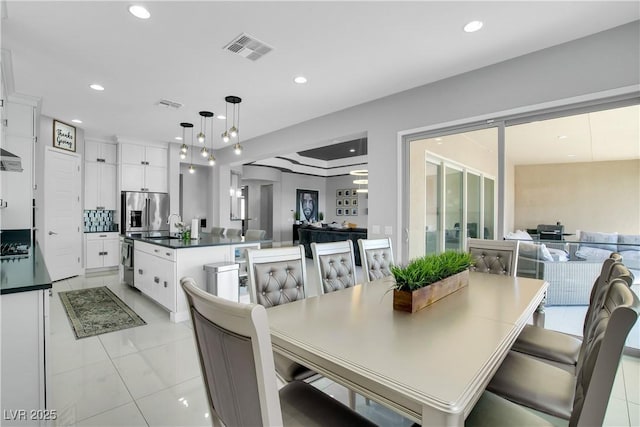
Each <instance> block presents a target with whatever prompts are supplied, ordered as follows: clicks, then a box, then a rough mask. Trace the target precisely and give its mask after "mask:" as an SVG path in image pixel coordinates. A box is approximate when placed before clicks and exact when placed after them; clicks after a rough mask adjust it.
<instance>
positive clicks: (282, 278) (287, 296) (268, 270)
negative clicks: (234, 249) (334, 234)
mask: <svg viewBox="0 0 640 427" xmlns="http://www.w3.org/2000/svg"><path fill="white" fill-rule="evenodd" d="M246 251H247V252H246V253H247V256H246V258H247V274H248V275H249V296H250V299H251V302H253V303H255V304H260V305H263V306H265V307H267V308H268V307H273V306H275V305H280V304H285V303H288V302H292V301H298V300H301V299H304V298H305V284H306V282H307V271H306V262H305V257H304V247H303V246H302V245H299V246H291V247H284V248H270V249H247V250H246Z"/></svg>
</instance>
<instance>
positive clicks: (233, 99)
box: [224, 95, 242, 138]
mask: <svg viewBox="0 0 640 427" xmlns="http://www.w3.org/2000/svg"><path fill="white" fill-rule="evenodd" d="M224 100H225V101H227V104H232V107H233V121H232V123H231V127H230V128H229V130H228V131H227V133H228V136H229V137H231V138H237V137H238V132H239V129H240V103H241V102H242V98H240V97H238V96H233V95H230V96H227V97H225V98H224ZM236 110H237V114H236ZM236 117H237V121H236Z"/></svg>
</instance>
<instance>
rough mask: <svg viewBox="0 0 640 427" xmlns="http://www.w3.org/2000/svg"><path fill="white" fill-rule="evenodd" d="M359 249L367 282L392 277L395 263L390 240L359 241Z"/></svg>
mask: <svg viewBox="0 0 640 427" xmlns="http://www.w3.org/2000/svg"><path fill="white" fill-rule="evenodd" d="M358 248H359V249H360V260H361V261H362V271H363V274H364V279H365V282H367V283H368V282H371V281H373V280H376V279H381V278H383V277H387V276H390V275H391V266H392V265H393V264H394V261H393V248H392V247H391V239H390V238H388V237H387V238H384V239H358Z"/></svg>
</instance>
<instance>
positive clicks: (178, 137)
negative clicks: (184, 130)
mask: <svg viewBox="0 0 640 427" xmlns="http://www.w3.org/2000/svg"><path fill="white" fill-rule="evenodd" d="M173 139H175V140H177V141H182V137H181V136H176V137H175V138H173Z"/></svg>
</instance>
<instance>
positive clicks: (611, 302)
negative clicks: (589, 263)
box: [569, 278, 640, 426]
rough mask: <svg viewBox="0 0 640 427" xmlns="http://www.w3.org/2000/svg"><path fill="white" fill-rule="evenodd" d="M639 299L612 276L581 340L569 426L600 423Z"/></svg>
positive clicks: (636, 315) (622, 280)
mask: <svg viewBox="0 0 640 427" xmlns="http://www.w3.org/2000/svg"><path fill="white" fill-rule="evenodd" d="M639 313H640V301H638V297H637V296H636V294H635V293H634V292H633V291H632V290H631V288H629V286H628V285H627V282H626V281H625V280H624V279H621V278H618V279H613V280H612V281H611V284H610V285H609V289H608V290H607V294H606V297H605V299H604V302H603V304H602V306H601V307H600V309H599V310H598V314H597V316H596V318H595V320H594V322H593V323H592V325H591V327H590V329H589V330H588V331H587V335H585V336H584V338H583V340H584V342H586V346H585V348H584V351H583V352H581V354H580V358H579V359H578V369H577V375H576V392H575V396H574V401H573V410H572V412H571V418H570V419H569V426H578V425H602V423H603V420H604V415H605V412H606V410H607V405H608V403H609V398H610V395H611V389H612V387H613V381H614V379H615V376H616V372H617V370H618V365H619V364H620V358H621V357H622V352H623V350H624V345H625V342H626V340H627V336H628V335H629V331H631V328H632V327H633V325H634V324H635V323H636V321H637V320H638V314H639Z"/></svg>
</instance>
